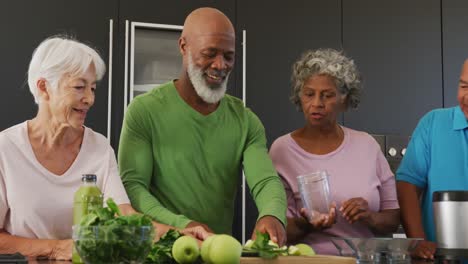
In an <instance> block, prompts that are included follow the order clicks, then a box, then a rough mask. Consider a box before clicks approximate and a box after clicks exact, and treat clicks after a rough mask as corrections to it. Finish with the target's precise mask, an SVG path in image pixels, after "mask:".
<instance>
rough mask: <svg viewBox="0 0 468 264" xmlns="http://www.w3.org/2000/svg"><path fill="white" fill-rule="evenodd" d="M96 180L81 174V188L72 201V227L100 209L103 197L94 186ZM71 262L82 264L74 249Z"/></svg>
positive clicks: (93, 175) (93, 176) (92, 176)
mask: <svg viewBox="0 0 468 264" xmlns="http://www.w3.org/2000/svg"><path fill="white" fill-rule="evenodd" d="M96 180H97V179H96V175H95V174H83V176H82V177H81V186H80V188H79V189H78V190H77V191H76V192H75V198H74V200H73V225H79V224H80V221H81V218H82V217H83V216H85V215H87V214H88V213H91V212H93V211H94V210H96V209H99V208H102V206H103V196H102V193H101V190H99V188H98V187H97V185H96ZM72 262H73V263H83V261H82V260H81V258H80V256H79V255H78V252H76V248H75V247H73V255H72Z"/></svg>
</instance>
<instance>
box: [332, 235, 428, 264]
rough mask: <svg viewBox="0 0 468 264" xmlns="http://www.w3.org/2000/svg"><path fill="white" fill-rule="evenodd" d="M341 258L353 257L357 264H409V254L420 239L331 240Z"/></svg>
mask: <svg viewBox="0 0 468 264" xmlns="http://www.w3.org/2000/svg"><path fill="white" fill-rule="evenodd" d="M331 241H332V243H333V244H334V245H335V247H336V248H337V249H338V252H339V254H340V255H341V256H347V257H349V256H352V257H355V258H356V260H357V263H395V264H396V263H401V264H403V263H405V264H406V263H408V264H409V263H411V252H412V251H413V250H414V249H415V248H416V246H417V245H418V243H419V242H420V241H422V239H420V238H386V237H385V238H378V237H374V238H339V237H333V238H331Z"/></svg>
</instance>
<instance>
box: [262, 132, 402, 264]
mask: <svg viewBox="0 0 468 264" xmlns="http://www.w3.org/2000/svg"><path fill="white" fill-rule="evenodd" d="M342 129H343V131H344V140H343V142H342V144H341V145H340V146H339V147H338V148H337V149H336V150H334V151H333V152H330V153H328V154H325V155H315V154H311V153H309V152H306V151H305V150H304V149H303V148H301V147H300V146H299V145H298V144H297V143H296V141H295V140H294V139H293V138H292V137H291V134H286V135H284V136H282V137H280V138H278V139H277V140H275V142H274V143H273V145H272V146H271V149H270V156H271V158H272V160H273V163H274V165H275V167H276V170H277V171H278V173H279V174H280V176H281V178H282V180H283V183H284V186H285V189H286V195H287V198H288V212H287V216H288V217H301V216H300V213H299V210H300V208H302V207H303V205H302V201H301V197H300V194H299V191H298V184H297V179H296V177H297V176H299V175H302V174H306V173H308V172H312V171H314V170H318V169H321V170H327V172H328V174H329V184H330V197H331V201H335V202H336V203H337V209H339V208H340V206H341V203H342V202H344V201H346V200H348V199H350V198H354V197H362V198H364V199H366V200H367V201H368V203H369V207H370V210H372V211H375V212H378V211H380V210H384V209H396V208H399V207H398V201H397V197H396V188H395V178H394V176H393V173H392V172H391V170H390V167H389V165H388V163H387V160H386V159H385V157H384V155H383V153H382V151H381V150H380V147H379V145H378V144H377V142H376V141H375V140H374V138H372V137H371V136H370V135H369V134H367V133H365V132H360V131H356V130H352V129H349V128H346V127H342ZM331 236H335V237H372V236H374V235H373V233H372V232H371V230H370V229H369V228H368V227H367V226H365V225H364V224H362V223H359V222H356V223H354V224H349V223H348V222H347V221H346V219H344V218H343V216H342V215H341V212H339V211H338V210H337V222H336V224H335V225H333V226H332V227H331V228H328V229H325V230H323V231H317V232H312V233H310V234H308V235H307V236H306V237H305V238H304V239H303V241H301V242H303V243H308V244H310V245H311V246H312V247H313V248H314V249H315V250H316V252H318V253H320V254H333V255H338V251H337V249H336V248H335V246H334V245H333V244H332V243H331V242H330V239H329V237H331Z"/></svg>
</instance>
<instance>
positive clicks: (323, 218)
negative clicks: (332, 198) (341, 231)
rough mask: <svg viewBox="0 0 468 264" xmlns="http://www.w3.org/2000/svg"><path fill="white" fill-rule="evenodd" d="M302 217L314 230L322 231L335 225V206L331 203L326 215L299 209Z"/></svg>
mask: <svg viewBox="0 0 468 264" xmlns="http://www.w3.org/2000/svg"><path fill="white" fill-rule="evenodd" d="M300 213H301V215H302V217H304V218H305V219H308V221H309V224H310V225H311V226H312V228H313V229H314V230H323V229H326V228H329V227H331V226H333V225H334V224H335V223H336V204H335V203H332V204H331V205H330V209H329V211H328V214H324V213H320V212H317V211H312V212H310V213H309V212H308V211H307V209H305V208H301V210H300Z"/></svg>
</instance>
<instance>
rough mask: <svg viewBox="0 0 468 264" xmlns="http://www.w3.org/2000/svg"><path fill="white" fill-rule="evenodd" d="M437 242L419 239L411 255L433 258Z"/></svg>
mask: <svg viewBox="0 0 468 264" xmlns="http://www.w3.org/2000/svg"><path fill="white" fill-rule="evenodd" d="M436 248H437V244H436V243H434V242H432V241H427V240H424V241H421V242H420V243H419V244H418V246H417V247H416V248H415V249H414V251H413V252H412V254H411V255H412V256H413V257H416V258H423V259H431V260H432V259H434V254H435V251H436Z"/></svg>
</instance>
